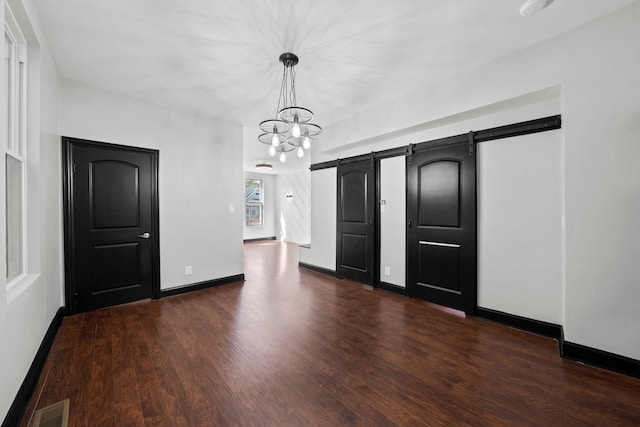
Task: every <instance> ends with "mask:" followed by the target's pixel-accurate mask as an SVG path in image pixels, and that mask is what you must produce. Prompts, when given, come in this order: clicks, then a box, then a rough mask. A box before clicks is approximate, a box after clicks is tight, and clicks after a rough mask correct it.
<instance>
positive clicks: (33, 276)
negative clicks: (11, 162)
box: [0, 0, 63, 419]
mask: <svg viewBox="0 0 640 427" xmlns="http://www.w3.org/2000/svg"><path fill="white" fill-rule="evenodd" d="M23 3H24V5H23ZM10 5H11V7H12V8H13V10H14V12H17V13H16V14H17V15H19V16H18V20H19V21H20V25H23V26H25V25H26V26H27V27H28V26H29V23H30V27H31V28H30V29H29V28H23V29H27V31H26V32H25V33H26V34H25V36H26V37H27V40H28V42H29V54H28V55H29V56H28V69H29V70H28V72H29V90H28V92H29V94H28V102H29V114H28V124H27V125H28V140H29V143H28V144H29V149H28V159H27V164H28V171H27V174H28V175H27V180H28V182H27V187H28V200H27V227H28V231H27V234H28V236H27V243H28V249H27V250H28V256H27V259H28V263H29V264H28V267H27V269H28V273H29V277H28V279H27V280H26V281H24V282H23V286H18V287H17V288H12V291H11V292H10V293H8V292H7V291H6V286H5V285H4V281H3V285H2V286H0V348H1V349H2V350H1V351H0V378H2V381H1V382H0V384H1V385H0V419H4V417H5V416H6V413H7V411H8V410H9V408H10V406H11V403H12V402H13V400H14V398H15V396H16V393H17V391H18V389H19V387H20V385H21V384H22V381H23V380H24V378H25V376H26V374H27V371H28V370H29V367H30V365H31V363H32V361H33V358H34V356H35V354H36V352H37V350H38V347H39V346H40V343H41V342H42V339H43V338H44V335H45V333H46V331H47V328H48V327H49V325H50V323H51V320H52V319H53V317H54V315H55V313H56V311H57V310H58V308H59V307H60V306H62V286H63V285H62V237H61V236H62V217H61V212H62V207H61V206H62V204H61V171H60V138H59V134H58V101H59V89H60V84H59V76H58V71H57V68H56V65H55V62H54V60H53V58H52V56H51V52H50V50H49V47H48V45H47V40H46V38H45V37H44V34H43V33H42V30H41V25H40V22H39V18H38V15H37V11H36V9H35V6H34V5H33V3H32V2H31V1H30V0H27V1H24V2H20V1H10ZM0 17H1V18H2V21H3V22H4V7H2V8H1V11H0ZM0 49H1V50H3V52H2V54H3V55H4V44H3V45H2V47H0ZM3 57H4V56H3ZM0 73H2V74H4V67H0ZM0 80H2V81H4V75H0ZM5 90H6V89H5V87H4V86H2V88H0V99H3V100H4V99H6V93H5ZM2 105H3V107H2V108H3V111H2V117H5V112H4V102H3V103H2ZM5 132H6V130H5V123H4V121H2V122H1V123H0V134H2V135H5V134H6V133H5ZM5 143H6V142H5V141H4V140H3V142H2V144H3V145H2V149H3V150H4V148H5V147H4V144H5ZM4 165H5V162H4V161H2V162H0V192H1V194H0V200H1V202H0V203H1V204H2V206H1V207H0V223H2V224H4V222H5V217H4V215H5V207H4V203H5V195H4V191H5V190H4V189H5V170H4V167H5V166H4ZM0 236H2V237H1V238H0V239H2V241H3V242H4V240H5V227H4V226H2V227H0ZM5 250H6V246H5V244H4V243H2V244H0V259H5V256H6V253H5ZM5 268H6V267H5V263H4V262H2V263H0V277H6V271H5Z"/></svg>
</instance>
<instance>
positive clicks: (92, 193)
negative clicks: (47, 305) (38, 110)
mask: <svg viewBox="0 0 640 427" xmlns="http://www.w3.org/2000/svg"><path fill="white" fill-rule="evenodd" d="M64 144H65V145H66V146H65V153H66V158H67V163H68V164H67V168H66V169H67V171H68V175H69V176H68V177H67V179H68V181H69V182H68V184H69V188H68V190H70V194H69V196H70V197H67V199H68V200H67V205H68V207H69V209H68V212H67V213H66V215H67V216H68V217H69V218H67V224H68V227H67V228H69V229H71V231H72V234H71V235H70V236H67V237H68V242H67V243H68V244H67V248H66V254H65V257H67V258H69V259H68V264H67V265H68V266H70V267H71V270H72V271H70V272H67V278H68V279H70V283H69V285H70V288H68V289H67V298H68V301H69V299H71V301H72V303H73V307H72V311H73V312H83V311H88V310H93V309H96V308H101V307H107V306H112V305H117V304H122V303H126V302H130V301H135V300H139V299H144V298H149V297H151V296H152V295H153V294H154V291H156V292H155V293H159V282H158V281H157V273H156V272H157V270H158V264H159V260H158V251H157V247H158V235H157V233H158V227H157V186H156V177H157V151H153V150H144V149H136V148H131V147H122V146H115V145H110V144H99V143H93V142H89V141H82V140H74V139H69V138H66V139H65V141H64Z"/></svg>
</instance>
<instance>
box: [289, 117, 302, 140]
mask: <svg viewBox="0 0 640 427" xmlns="http://www.w3.org/2000/svg"><path fill="white" fill-rule="evenodd" d="M291 135H293V137H294V138H300V125H299V124H298V116H296V117H295V118H294V122H293V128H292V129H291Z"/></svg>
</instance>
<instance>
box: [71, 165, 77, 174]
mask: <svg viewBox="0 0 640 427" xmlns="http://www.w3.org/2000/svg"><path fill="white" fill-rule="evenodd" d="M72 174H73V176H76V164H75V163H74V164H73V172H72Z"/></svg>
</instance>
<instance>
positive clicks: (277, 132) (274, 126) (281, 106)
mask: <svg viewBox="0 0 640 427" xmlns="http://www.w3.org/2000/svg"><path fill="white" fill-rule="evenodd" d="M280 62H282V65H284V70H283V73H282V83H281V85H280V95H279V96H278V105H277V107H276V116H275V118H274V119H269V120H264V121H262V122H260V125H259V126H260V130H262V132H264V133H262V134H260V136H258V140H259V141H260V142H262V143H263V144H266V145H269V155H270V156H271V157H274V156H275V155H276V154H280V156H279V158H280V161H281V162H283V163H284V162H285V161H286V160H287V153H289V152H291V151H294V150H295V151H296V155H297V156H298V157H299V158H302V157H304V152H305V150H309V149H310V148H311V143H312V142H313V137H315V136H316V135H318V134H320V132H322V128H321V127H320V126H318V125H316V124H313V123H311V120H312V119H313V112H311V110H309V109H308V108H302V107H299V106H298V101H297V99H296V71H295V69H294V67H295V66H296V65H297V64H298V56H297V55H295V54H293V53H290V52H286V53H283V54H282V55H280Z"/></svg>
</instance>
